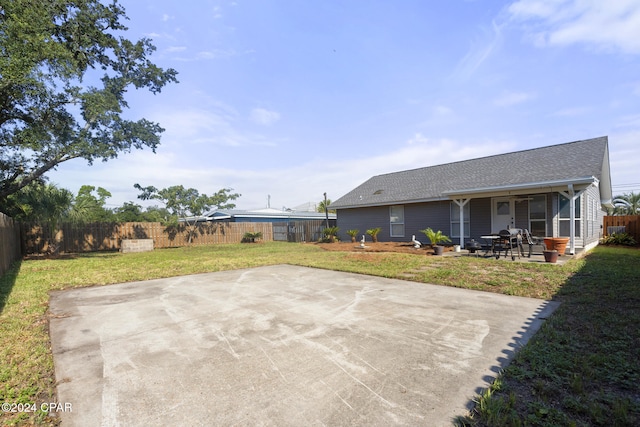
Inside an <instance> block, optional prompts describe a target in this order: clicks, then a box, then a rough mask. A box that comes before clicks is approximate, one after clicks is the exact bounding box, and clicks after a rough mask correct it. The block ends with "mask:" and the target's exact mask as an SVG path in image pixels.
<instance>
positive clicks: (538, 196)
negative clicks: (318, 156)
mask: <svg viewBox="0 0 640 427" xmlns="http://www.w3.org/2000/svg"><path fill="white" fill-rule="evenodd" d="M611 199H612V192H611V176H610V172H609V148H608V138H607V137H606V136H605V137H600V138H594V139H588V140H584V141H576V142H570V143H565V144H558V145H552V146H548V147H542V148H536V149H531V150H524V151H518V152H514V153H507V154H500V155H495V156H489V157H483V158H479V159H473V160H465V161H460V162H454V163H448V164H444V165H437V166H430V167H425V168H420V169H412V170H407V171H401V172H395V173H389V174H384V175H378V176H374V177H372V178H371V179H369V180H368V181H366V182H364V183H363V184H362V185H360V186H358V187H356V188H355V189H353V190H352V191H350V192H349V193H347V194H346V195H344V196H342V197H341V198H339V199H338V200H336V201H335V202H333V203H332V204H331V206H329V208H330V209H335V210H336V211H337V217H338V220H337V225H338V227H339V228H340V230H341V232H342V233H344V231H346V230H349V229H359V230H366V229H370V228H375V227H381V228H382V231H381V232H380V234H378V238H379V240H381V241H408V240H410V239H411V236H412V235H416V238H418V239H425V236H424V235H423V234H421V233H420V232H419V230H422V229H425V228H427V227H431V228H432V229H434V230H442V232H443V233H445V234H447V235H448V236H449V237H451V239H452V240H453V242H454V243H456V244H457V243H458V242H459V244H460V245H461V247H463V248H464V241H465V239H471V238H473V239H476V240H479V239H480V236H482V235H486V234H490V233H496V232H498V231H500V230H503V229H508V228H521V229H528V230H529V231H530V232H531V233H532V234H533V235H534V236H539V237H544V236H552V237H569V238H570V242H569V253H571V254H573V253H575V248H590V247H593V246H595V245H597V243H598V239H599V238H600V235H601V232H602V224H603V216H604V215H605V214H606V211H605V207H610V206H611ZM345 236H346V235H345ZM345 236H340V237H341V238H343V239H344V238H345Z"/></svg>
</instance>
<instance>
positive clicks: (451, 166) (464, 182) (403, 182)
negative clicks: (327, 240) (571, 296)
mask: <svg viewBox="0 0 640 427" xmlns="http://www.w3.org/2000/svg"><path fill="white" fill-rule="evenodd" d="M607 150H608V138H607V137H606V136H604V137H599V138H593V139H587V140H583V141H575V142H568V143H565V144H558V145H551V146H547V147H541V148H534V149H530V150H524V151H517V152H513V153H506V154H499V155H494V156H489V157H482V158H479V159H472V160H464V161H460V162H454V163H447V164H443V165H437V166H429V167H424V168H419V169H411V170H406V171H400V172H394V173H388V174H383V175H377V176H374V177H372V178H370V179H369V180H367V181H365V182H364V183H363V184H361V185H360V186H358V187H356V188H355V189H353V190H352V191H350V192H349V193H347V194H345V195H344V196H342V197H340V198H339V199H338V200H336V201H335V202H333V203H332V204H331V208H332V209H334V208H345V207H359V206H371V205H384V204H393V203H399V202H417V201H427V200H437V199H441V198H443V197H445V196H444V195H445V194H446V193H447V192H451V191H461V190H472V189H478V188H494V187H495V188H503V187H509V186H514V187H517V186H520V185H526V184H529V183H536V182H549V181H561V180H572V179H580V178H589V177H592V176H593V177H596V178H597V179H601V175H602V173H603V162H604V161H605V159H606V157H605V156H606V155H607Z"/></svg>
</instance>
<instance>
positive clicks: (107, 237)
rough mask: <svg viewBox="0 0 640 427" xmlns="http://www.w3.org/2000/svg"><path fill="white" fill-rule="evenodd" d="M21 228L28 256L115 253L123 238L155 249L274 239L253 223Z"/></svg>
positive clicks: (265, 227)
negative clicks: (257, 235) (250, 236)
mask: <svg viewBox="0 0 640 427" xmlns="http://www.w3.org/2000/svg"><path fill="white" fill-rule="evenodd" d="M20 228H21V236H22V247H23V250H24V253H25V254H34V253H53V252H91V251H116V250H120V244H121V242H122V240H123V239H153V245H154V248H169V247H178V246H188V245H208V244H214V243H239V242H240V241H241V240H242V237H243V236H244V234H245V233H247V232H261V233H262V238H263V240H265V241H271V240H273V232H272V226H271V223H251V222H235V223H234V222H231V223H228V222H215V223H211V222H206V223H198V224H196V226H195V227H193V228H191V227H188V226H186V225H184V224H180V225H179V226H169V227H167V226H164V225H162V224H161V223H159V222H128V223H122V224H115V223H91V224H77V223H62V224H59V225H58V226H56V227H54V226H53V225H52V224H33V223H22V224H20ZM189 237H191V242H189ZM18 247H20V245H19V244H18Z"/></svg>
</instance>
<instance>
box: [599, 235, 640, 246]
mask: <svg viewBox="0 0 640 427" xmlns="http://www.w3.org/2000/svg"><path fill="white" fill-rule="evenodd" d="M600 244H602V245H622V246H635V245H637V244H638V242H636V239H634V238H633V236H632V235H631V234H629V233H612V234H611V235H610V236H607V237H605V238H603V239H600Z"/></svg>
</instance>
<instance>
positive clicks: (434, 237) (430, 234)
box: [420, 227, 451, 246]
mask: <svg viewBox="0 0 640 427" xmlns="http://www.w3.org/2000/svg"><path fill="white" fill-rule="evenodd" d="M420 232H421V233H424V235H425V236H427V239H429V241H430V242H431V246H434V245H437V244H438V243H440V242H450V241H451V239H450V238H449V236H445V235H444V234H442V231H440V230H438V231H433V230H432V229H431V227H427V228H425V229H424V230H420Z"/></svg>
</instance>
